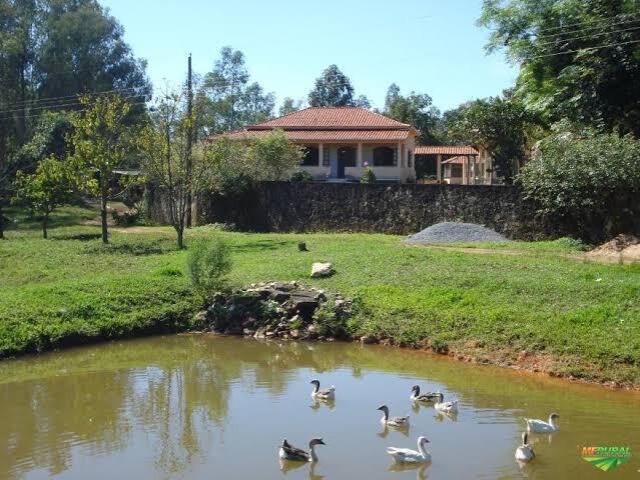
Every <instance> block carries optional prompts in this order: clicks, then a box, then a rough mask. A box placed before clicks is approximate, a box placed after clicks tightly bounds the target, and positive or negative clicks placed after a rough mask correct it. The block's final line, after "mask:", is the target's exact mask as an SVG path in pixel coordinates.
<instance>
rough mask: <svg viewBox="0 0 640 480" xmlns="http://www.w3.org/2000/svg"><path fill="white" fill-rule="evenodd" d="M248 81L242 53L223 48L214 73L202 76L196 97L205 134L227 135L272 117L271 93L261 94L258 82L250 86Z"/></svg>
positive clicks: (273, 101) (273, 104) (273, 102)
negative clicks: (224, 133)
mask: <svg viewBox="0 0 640 480" xmlns="http://www.w3.org/2000/svg"><path fill="white" fill-rule="evenodd" d="M249 78H250V77H249V72H248V71H247V67H246V65H245V60H244V54H243V53H242V52H241V51H239V50H233V49H232V48H231V47H224V48H223V49H222V50H221V51H220V58H219V59H218V60H216V62H215V65H214V67H213V70H212V71H211V72H209V73H207V74H206V75H205V76H204V80H203V83H202V88H201V90H200V95H199V96H198V98H199V99H200V100H201V101H202V102H203V106H202V108H203V112H202V114H203V121H204V125H205V129H206V130H207V133H223V132H229V131H232V130H237V129H239V128H241V127H242V126H244V125H247V124H250V123H257V122H261V121H264V120H267V119H269V118H271V116H272V115H273V108H274V106H275V98H274V96H273V94H272V93H264V91H263V89H262V87H261V86H260V85H259V84H258V83H255V82H254V83H252V84H250V83H249Z"/></svg>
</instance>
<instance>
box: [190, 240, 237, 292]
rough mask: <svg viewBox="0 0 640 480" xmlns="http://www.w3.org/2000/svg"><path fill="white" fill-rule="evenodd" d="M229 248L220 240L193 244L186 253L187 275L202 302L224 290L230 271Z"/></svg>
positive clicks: (200, 241)
mask: <svg viewBox="0 0 640 480" xmlns="http://www.w3.org/2000/svg"><path fill="white" fill-rule="evenodd" d="M229 256H230V254H229V247H228V246H227V245H226V244H225V243H224V242H222V241H221V240H220V239H217V238H216V239H213V240H199V241H195V242H193V244H192V245H191V246H190V247H189V251H188V253H187V275H188V277H189V281H190V282H191V286H192V288H193V289H194V290H195V291H196V293H198V294H199V295H200V296H201V297H202V298H203V299H204V300H208V299H210V298H211V297H212V296H213V295H214V294H215V292H217V291H219V290H221V289H223V288H224V286H225V283H226V278H225V277H226V275H227V274H228V273H229V271H231V259H230V258H229Z"/></svg>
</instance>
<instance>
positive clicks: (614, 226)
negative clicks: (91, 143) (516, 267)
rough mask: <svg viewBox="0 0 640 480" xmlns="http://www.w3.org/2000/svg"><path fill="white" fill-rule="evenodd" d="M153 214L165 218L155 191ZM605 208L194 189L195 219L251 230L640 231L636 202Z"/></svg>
mask: <svg viewBox="0 0 640 480" xmlns="http://www.w3.org/2000/svg"><path fill="white" fill-rule="evenodd" d="M151 197H156V198H155V201H153V202H152V203H153V204H155V207H153V208H152V209H151V213H152V215H151V216H152V218H153V219H155V220H156V221H159V222H166V219H165V218H164V215H163V214H162V211H161V210H163V209H162V208H161V207H160V208H158V206H159V205H161V203H162V202H161V201H160V200H159V199H158V198H157V197H158V195H157V193H156V194H155V195H151ZM615 203H616V205H612V206H611V208H610V209H609V210H610V212H615V214H611V213H610V212H599V213H597V212H591V213H588V214H586V215H585V214H582V215H581V216H578V217H577V218H563V219H551V218H542V217H541V216H540V215H537V214H536V213H535V206H534V205H532V204H531V203H530V202H526V201H523V200H522V198H521V196H520V193H519V190H518V189H517V188H516V187H506V186H468V185H375V184H374V185H361V184H337V183H312V182H305V183H288V182H265V183H261V184H259V185H257V186H256V187H255V188H254V189H252V190H251V191H248V192H245V193H243V194H241V195H235V196H228V197H225V196H220V195H217V194H200V195H199V196H198V201H197V222H198V224H200V225H202V224H209V223H218V222H219V223H230V224H235V225H236V227H237V228H238V229H240V230H246V231H257V232H371V233H391V234H400V235H409V234H413V233H415V232H418V231H420V230H422V229H424V228H426V227H428V226H430V225H433V224H435V223H439V222H444V221H459V222H469V223H477V224H480V225H484V226H486V227H489V228H492V229H494V230H496V231H497V232H499V233H502V234H503V235H505V236H507V237H509V238H512V239H523V240H533V239H543V238H554V237H559V236H564V235H568V236H573V237H579V238H583V239H585V240H587V241H592V242H595V241H600V240H603V239H606V238H610V237H611V236H614V235H616V234H618V233H624V232H627V233H635V232H638V231H640V204H639V202H638V199H637V198H635V200H633V197H632V196H629V197H628V198H626V197H625V196H624V195H619V196H617V197H616V200H615Z"/></svg>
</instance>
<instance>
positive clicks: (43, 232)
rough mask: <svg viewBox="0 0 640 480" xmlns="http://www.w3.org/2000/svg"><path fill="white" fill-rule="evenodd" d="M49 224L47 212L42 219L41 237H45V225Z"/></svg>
mask: <svg viewBox="0 0 640 480" xmlns="http://www.w3.org/2000/svg"><path fill="white" fill-rule="evenodd" d="M48 224H49V214H48V213H45V214H44V218H43V219H42V238H44V239H46V238H47V225H48Z"/></svg>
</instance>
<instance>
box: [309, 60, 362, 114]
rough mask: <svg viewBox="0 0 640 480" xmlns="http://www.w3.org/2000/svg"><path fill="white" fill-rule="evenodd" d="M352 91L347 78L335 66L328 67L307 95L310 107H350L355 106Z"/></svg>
mask: <svg viewBox="0 0 640 480" xmlns="http://www.w3.org/2000/svg"><path fill="white" fill-rule="evenodd" d="M353 94H354V90H353V86H352V85H351V81H350V80H349V77H347V76H346V75H345V74H344V73H342V71H340V69H339V68H338V66H337V65H329V67H327V69H326V70H325V71H324V72H322V75H321V76H320V77H319V78H318V79H317V80H316V84H315V87H314V89H313V90H312V91H311V92H310V93H309V105H311V106H312V107H352V106H354V105H355V101H354V98H353Z"/></svg>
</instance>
